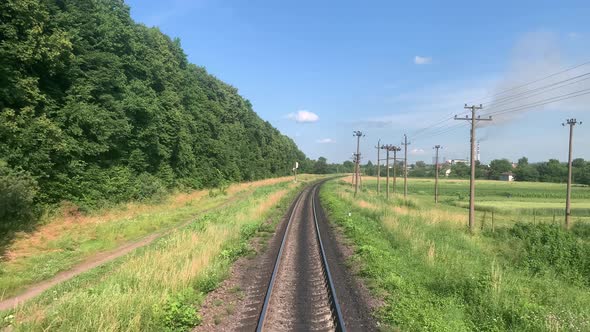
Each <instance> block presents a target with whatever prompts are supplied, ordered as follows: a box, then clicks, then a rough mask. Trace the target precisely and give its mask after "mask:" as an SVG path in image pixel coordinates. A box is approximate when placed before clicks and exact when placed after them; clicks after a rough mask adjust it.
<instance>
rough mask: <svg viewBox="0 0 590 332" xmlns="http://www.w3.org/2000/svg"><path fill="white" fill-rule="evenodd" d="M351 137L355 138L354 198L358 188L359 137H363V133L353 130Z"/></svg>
mask: <svg viewBox="0 0 590 332" xmlns="http://www.w3.org/2000/svg"><path fill="white" fill-rule="evenodd" d="M353 136H356V158H355V161H356V165H355V166H356V167H355V172H354V173H355V178H356V181H355V185H354V196H355V197H356V193H357V192H358V188H359V172H360V162H361V152H360V142H361V136H363V133H362V132H361V131H358V130H355V131H354V132H353Z"/></svg>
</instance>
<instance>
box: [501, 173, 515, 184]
mask: <svg viewBox="0 0 590 332" xmlns="http://www.w3.org/2000/svg"><path fill="white" fill-rule="evenodd" d="M500 181H508V182H511V181H514V174H512V172H504V173H502V174H500Z"/></svg>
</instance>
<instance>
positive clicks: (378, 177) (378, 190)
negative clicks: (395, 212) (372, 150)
mask: <svg viewBox="0 0 590 332" xmlns="http://www.w3.org/2000/svg"><path fill="white" fill-rule="evenodd" d="M376 148H377V193H379V192H381V183H380V182H379V179H380V178H381V159H379V150H381V139H379V141H377V146H376Z"/></svg>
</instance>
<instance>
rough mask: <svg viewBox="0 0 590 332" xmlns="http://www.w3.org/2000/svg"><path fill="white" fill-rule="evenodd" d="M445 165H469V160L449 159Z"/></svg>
mask: <svg viewBox="0 0 590 332" xmlns="http://www.w3.org/2000/svg"><path fill="white" fill-rule="evenodd" d="M447 164H451V165H456V164H469V160H467V159H451V160H447Z"/></svg>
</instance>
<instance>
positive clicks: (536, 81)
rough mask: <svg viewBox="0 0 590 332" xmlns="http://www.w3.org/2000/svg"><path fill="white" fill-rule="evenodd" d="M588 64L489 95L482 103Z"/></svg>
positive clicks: (584, 63)
mask: <svg viewBox="0 0 590 332" xmlns="http://www.w3.org/2000/svg"><path fill="white" fill-rule="evenodd" d="M587 64H590V61H586V62H583V63H581V64H579V65H575V66H573V67H570V68H567V69H564V70H562V71H559V72H557V73H553V74H551V75H548V76H545V77H541V78H539V79H536V80H533V81H531V82H528V83H524V84H521V85H518V86H514V87H511V88H508V89H505V90H502V91H500V92H498V93H496V94H493V95H488V96H486V97H483V98H482V99H481V101H482V102H483V101H484V100H487V99H490V98H494V97H497V96H500V95H503V94H505V93H507V92H510V91H513V90H518V89H520V88H523V87H525V86H529V85H532V84H535V83H538V82H541V81H544V80H546V79H548V78H551V77H555V76H557V75H561V74H563V73H566V72H568V71H572V70H574V69H577V68H580V67H582V66H585V65H587ZM470 103H473V101H472V102H470Z"/></svg>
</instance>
